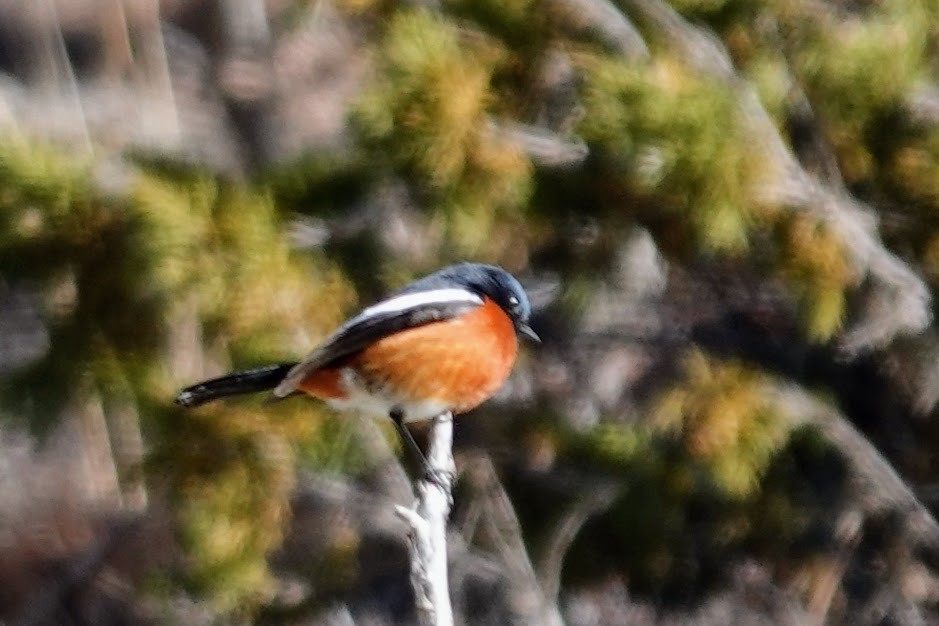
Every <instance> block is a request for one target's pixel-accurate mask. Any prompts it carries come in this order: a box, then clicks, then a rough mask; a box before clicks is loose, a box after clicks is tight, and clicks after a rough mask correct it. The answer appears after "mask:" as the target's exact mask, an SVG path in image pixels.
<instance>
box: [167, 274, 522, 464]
mask: <svg viewBox="0 0 939 626" xmlns="http://www.w3.org/2000/svg"><path fill="white" fill-rule="evenodd" d="M530 317H531V305H530V302H529V299H528V296H527V295H526V293H525V290H524V288H523V287H522V285H521V284H520V283H519V282H518V280H517V279H516V278H515V277H514V276H512V274H510V273H509V272H507V271H506V270H504V269H502V268H501V267H498V266H495V265H485V264H481V263H469V262H464V263H459V264H456V265H450V266H447V267H444V268H442V269H440V270H438V271H436V272H434V273H432V274H429V275H428V276H425V277H423V278H421V279H419V280H416V281H414V282H412V283H410V284H408V285H406V286H404V287H403V288H401V289H399V290H398V291H396V292H393V293H392V294H391V295H390V296H388V297H387V298H385V299H383V300H381V301H379V302H377V303H376V304H373V305H372V306H369V307H367V308H365V309H363V310H362V311H361V312H360V313H359V314H358V315H355V316H354V317H352V318H351V319H349V320H348V321H347V322H345V323H344V324H342V325H341V326H340V327H339V328H338V329H336V330H335V331H334V332H333V333H332V334H331V335H329V336H328V337H327V338H326V339H325V340H324V341H323V342H322V343H321V344H320V345H319V346H318V347H316V348H315V349H313V351H312V352H310V353H309V355H308V356H307V357H306V358H304V359H303V360H302V361H299V362H295V363H280V364H274V365H266V366H263V367H258V368H254V369H250V370H246V371H241V372H234V373H231V374H227V375H225V376H221V377H219V378H213V379H211V380H206V381H203V382H200V383H197V384H195V385H192V386H190V387H187V388H185V389H183V390H182V391H180V392H179V395H178V396H177V397H176V403H177V404H179V405H182V406H184V407H196V406H199V405H202V404H205V403H207V402H210V401H213V400H217V399H220V398H224V397H227V396H234V395H241V394H249V393H257V392H263V391H269V392H271V396H270V398H271V399H272V400H280V399H284V398H287V397H290V396H295V395H306V396H311V397H313V398H316V399H319V400H322V401H324V402H326V403H327V404H328V405H331V406H332V407H334V408H335V409H337V410H340V411H357V412H359V413H364V414H371V415H378V416H388V417H390V418H391V419H392V420H393V421H394V423H395V426H396V427H397V428H398V431H399V433H400V434H401V435H402V437H403V438H404V439H405V441H406V443H407V444H408V446H409V447H410V448H411V451H412V452H415V451H416V452H418V453H419V452H420V451H419V448H417V446H416V444H415V443H414V440H413V438H411V435H410V433H409V431H408V430H407V428H406V427H405V424H408V423H412V422H420V421H425V420H429V419H432V418H435V417H437V416H438V415H441V414H443V413H445V412H448V411H449V412H451V413H452V414H454V415H459V414H463V413H466V412H468V411H470V410H472V409H474V408H476V407H477V406H479V405H480V404H482V403H483V402H485V401H486V400H487V399H489V398H490V397H491V396H492V395H493V394H494V393H495V392H496V391H497V390H498V389H499V388H500V387H501V386H502V384H503V383H504V382H505V380H506V379H507V378H508V376H509V374H510V372H511V370H512V367H513V365H514V364H515V360H516V357H517V354H518V348H519V341H518V339H519V337H524V338H527V339H530V340H532V341H533V342H537V343H540V341H541V340H540V338H539V337H538V335H537V334H536V333H535V331H534V330H533V329H532V327H531V326H530V323H529V321H530Z"/></svg>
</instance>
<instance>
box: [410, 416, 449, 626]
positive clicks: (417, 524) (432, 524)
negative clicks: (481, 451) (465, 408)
mask: <svg viewBox="0 0 939 626" xmlns="http://www.w3.org/2000/svg"><path fill="white" fill-rule="evenodd" d="M455 470H456V466H455V465H454V463H453V415H451V414H450V413H449V412H447V413H443V414H442V415H438V416H437V417H435V418H434V419H433V422H432V423H431V426H430V437H429V445H428V448H427V472H428V476H423V477H422V478H420V479H419V480H417V481H416V483H415V492H416V494H417V501H416V502H415V504H414V507H413V508H407V507H403V506H398V507H395V512H396V513H397V514H398V516H399V517H400V518H401V519H403V520H404V521H405V522H406V523H407V524H408V526H410V529H411V532H410V538H411V586H412V587H413V588H414V603H415V607H416V610H417V618H418V621H419V622H420V623H421V624H422V625H424V626H453V609H452V607H451V606H450V589H449V587H450V586H449V582H448V577H447V519H448V518H449V517H450V507H451V506H452V504H453V495H452V493H453V479H454V476H455Z"/></svg>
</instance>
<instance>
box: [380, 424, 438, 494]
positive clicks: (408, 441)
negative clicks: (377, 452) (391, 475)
mask: <svg viewBox="0 0 939 626" xmlns="http://www.w3.org/2000/svg"><path fill="white" fill-rule="evenodd" d="M389 416H390V417H391V421H392V422H394V425H395V429H397V431H398V436H399V437H401V440H402V441H404V447H405V448H407V451H408V456H410V457H411V461H412V462H413V463H417V464H418V465H419V466H420V470H421V471H420V474H421V476H423V478H424V480H427V481H429V482H431V483H433V484H435V485H437V486H438V487H440V488H441V489H444V490H445V491H447V490H448V489H449V487H448V486H449V485H450V484H452V483H453V476H452V475H451V474H450V473H449V472H443V474H446V475H441V474H442V473H441V472H440V470H434V469H431V467H430V463H428V462H427V457H426V456H424V452H423V451H422V450H421V447H420V446H419V445H417V441H415V440H414V435H412V434H411V431H410V430H409V429H408V427H407V426H406V425H405V424H404V412H403V411H402V410H401V409H399V408H397V407H395V408H393V409H392V410H391V412H390V413H389Z"/></svg>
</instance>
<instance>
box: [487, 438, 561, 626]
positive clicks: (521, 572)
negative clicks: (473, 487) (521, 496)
mask: <svg viewBox="0 0 939 626" xmlns="http://www.w3.org/2000/svg"><path fill="white" fill-rule="evenodd" d="M473 475H474V479H475V480H476V481H478V483H479V488H480V490H481V491H482V492H483V494H482V495H483V508H484V512H483V514H482V521H483V522H484V523H485V524H486V526H487V527H488V530H489V531H490V532H489V533H488V534H489V535H490V536H491V538H492V540H493V542H494V543H495V547H496V549H497V550H498V551H499V557H500V561H501V563H502V566H503V567H504V568H505V573H506V575H507V577H508V578H509V580H511V586H512V593H511V595H510V598H511V600H512V603H513V604H514V605H515V606H514V607H513V608H514V609H515V610H516V611H517V613H518V614H520V616H522V617H524V619H525V620H526V621H525V622H524V623H532V624H543V625H544V626H563V624H564V620H563V619H562V617H561V612H560V610H559V609H558V606H557V593H556V590H551V591H549V592H546V590H544V589H542V584H541V582H540V581H539V580H538V576H537V575H536V573H535V568H534V567H533V566H532V563H531V559H530V558H529V557H528V550H527V548H526V547H525V540H524V538H523V537H522V528H521V524H520V523H519V520H518V516H517V515H516V513H515V507H513V506H512V501H511V500H510V499H509V494H507V493H506V491H505V488H504V487H503V486H502V483H501V481H500V480H499V476H498V474H497V473H496V469H495V467H494V466H493V464H492V460H491V459H490V458H489V457H488V456H486V455H483V456H481V457H479V458H478V459H477V460H476V462H475V463H473Z"/></svg>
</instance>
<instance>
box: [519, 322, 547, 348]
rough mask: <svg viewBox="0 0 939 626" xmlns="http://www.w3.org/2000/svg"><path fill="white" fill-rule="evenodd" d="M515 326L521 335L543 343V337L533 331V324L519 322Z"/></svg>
mask: <svg viewBox="0 0 939 626" xmlns="http://www.w3.org/2000/svg"><path fill="white" fill-rule="evenodd" d="M515 328H516V330H518V334H519V335H521V336H523V337H527V338H528V339H530V340H532V341H534V342H535V343H541V337H539V336H538V333H536V332H535V331H533V330H532V329H531V326H529V325H528V324H526V323H525V322H519V323H518V324H517V325H516V326H515Z"/></svg>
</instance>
